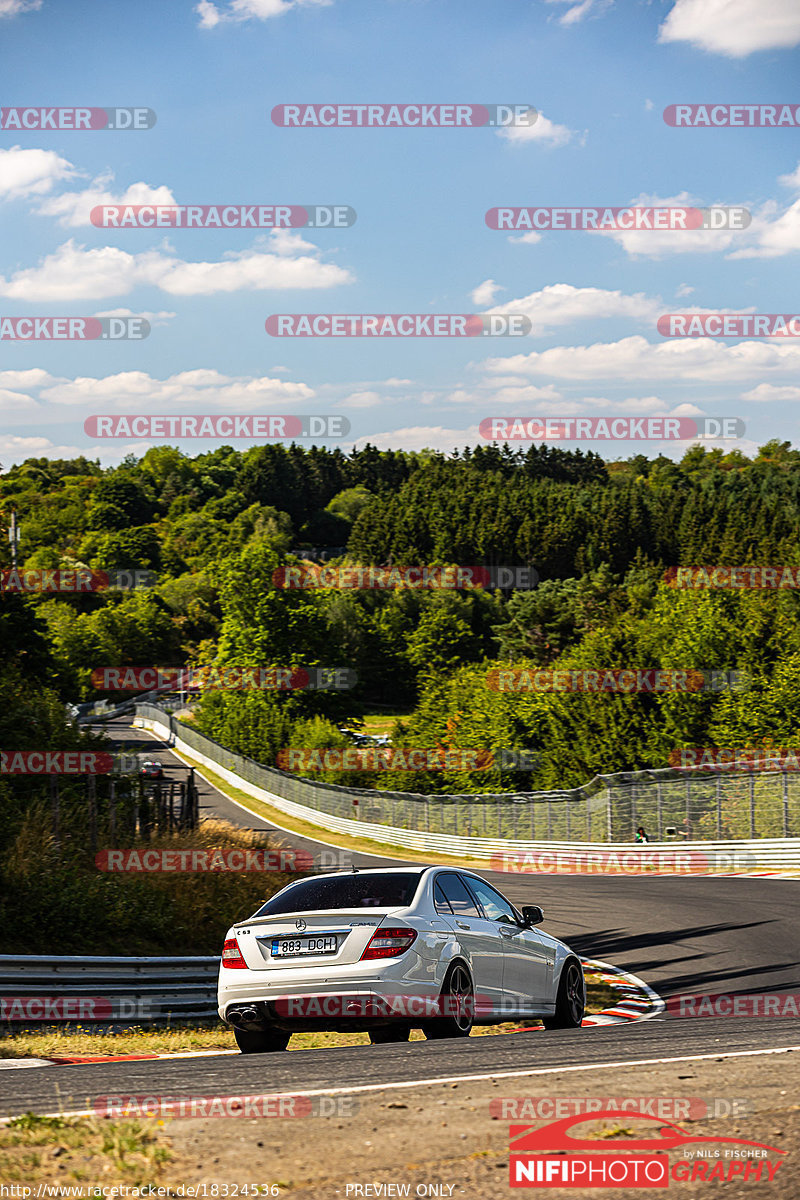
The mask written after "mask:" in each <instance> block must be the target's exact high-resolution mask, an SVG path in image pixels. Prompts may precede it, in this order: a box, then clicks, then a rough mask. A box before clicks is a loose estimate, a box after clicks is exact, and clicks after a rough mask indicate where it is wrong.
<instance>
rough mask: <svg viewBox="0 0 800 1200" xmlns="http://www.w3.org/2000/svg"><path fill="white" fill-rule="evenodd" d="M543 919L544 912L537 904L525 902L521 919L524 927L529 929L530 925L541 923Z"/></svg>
mask: <svg viewBox="0 0 800 1200" xmlns="http://www.w3.org/2000/svg"><path fill="white" fill-rule="evenodd" d="M543 920H544V913H543V912H542V910H541V908H540V907H539V905H538V904H526V905H525V907H524V908H523V910H522V921H523V925H524V928H525V929H530V928H531V926H532V925H541V923H542V921H543Z"/></svg>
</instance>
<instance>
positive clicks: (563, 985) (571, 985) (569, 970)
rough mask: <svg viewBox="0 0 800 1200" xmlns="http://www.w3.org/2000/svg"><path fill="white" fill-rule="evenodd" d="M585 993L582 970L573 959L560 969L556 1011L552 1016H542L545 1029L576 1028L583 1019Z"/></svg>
mask: <svg viewBox="0 0 800 1200" xmlns="http://www.w3.org/2000/svg"><path fill="white" fill-rule="evenodd" d="M585 1004H586V993H585V989H584V982H583V971H582V970H581V968H580V966H579V965H578V963H576V962H575V961H574V960H573V961H572V962H568V963H567V964H566V965H565V966H564V968H563V969H562V971H561V979H560V980H559V982H558V994H557V996H556V1011H555V1012H554V1013H553V1015H552V1017H542V1024H543V1025H544V1027H545V1029H577V1028H578V1027H579V1026H580V1024H581V1022H582V1021H583V1012H584V1008H585Z"/></svg>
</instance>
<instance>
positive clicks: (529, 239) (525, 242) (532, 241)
mask: <svg viewBox="0 0 800 1200" xmlns="http://www.w3.org/2000/svg"><path fill="white" fill-rule="evenodd" d="M508 240H509V241H510V242H517V243H519V245H521V246H535V245H536V243H537V242H540V241H541V240H542V235H541V234H540V233H536V232H534V230H533V229H531V230H530V231H529V232H528V233H522V234H520V236H519V237H515V236H513V235H512V236H510V237H509V239H508Z"/></svg>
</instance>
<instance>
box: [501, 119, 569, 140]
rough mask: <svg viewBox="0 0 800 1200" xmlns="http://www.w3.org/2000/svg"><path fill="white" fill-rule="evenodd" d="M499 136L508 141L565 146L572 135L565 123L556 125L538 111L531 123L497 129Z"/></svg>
mask: <svg viewBox="0 0 800 1200" xmlns="http://www.w3.org/2000/svg"><path fill="white" fill-rule="evenodd" d="M498 134H499V136H500V137H504V138H506V139H507V141H509V142H544V143H549V144H550V145H551V146H565V145H566V144H567V142H568V141H569V140H570V138H571V137H572V136H573V131H572V130H571V129H568V128H567V126H566V125H556V124H554V123H553V121H551V120H549V118H548V117H546V116H545V115H544V114H543V113H541V112H540V113H539V115H538V117H537V119H536V120H535V121H534V122H533V124H532V125H509V126H508V127H507V128H506V129H500V130H498Z"/></svg>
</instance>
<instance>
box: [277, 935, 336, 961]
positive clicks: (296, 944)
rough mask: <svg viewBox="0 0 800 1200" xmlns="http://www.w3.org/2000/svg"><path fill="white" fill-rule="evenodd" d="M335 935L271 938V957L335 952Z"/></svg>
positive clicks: (293, 956) (295, 956) (294, 956)
mask: <svg viewBox="0 0 800 1200" xmlns="http://www.w3.org/2000/svg"><path fill="white" fill-rule="evenodd" d="M336 945H337V942H336V938H335V937H300V938H273V939H272V957H273V958H298V957H300V956H302V955H304V954H335V953H336Z"/></svg>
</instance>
